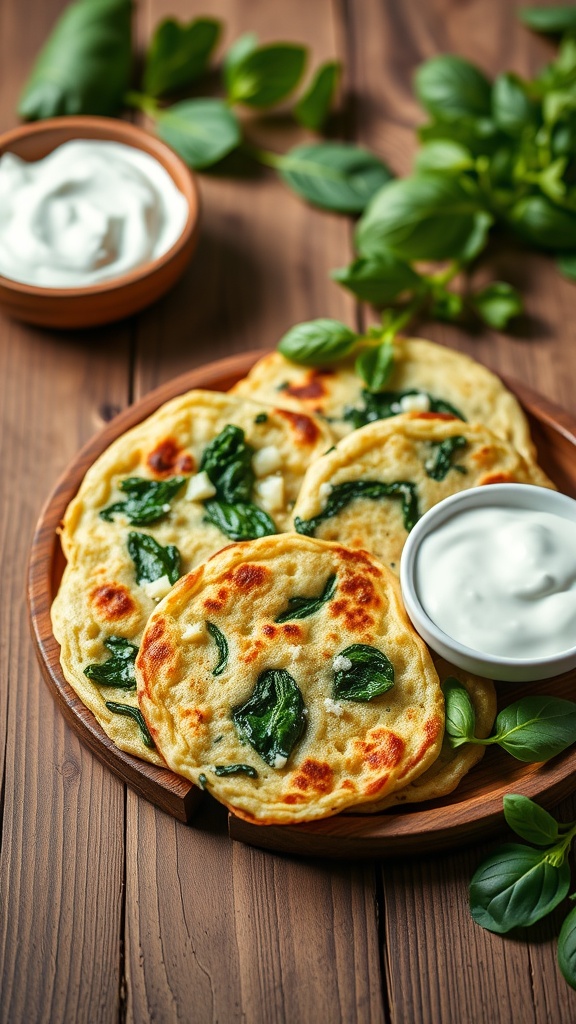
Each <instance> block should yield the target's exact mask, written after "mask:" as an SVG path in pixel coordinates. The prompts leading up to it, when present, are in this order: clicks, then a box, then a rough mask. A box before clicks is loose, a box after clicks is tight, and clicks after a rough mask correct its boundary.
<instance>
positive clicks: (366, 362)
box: [354, 341, 394, 392]
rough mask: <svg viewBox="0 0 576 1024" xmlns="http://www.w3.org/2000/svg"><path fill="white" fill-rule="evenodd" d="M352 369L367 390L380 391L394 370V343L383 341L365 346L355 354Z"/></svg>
mask: <svg viewBox="0 0 576 1024" xmlns="http://www.w3.org/2000/svg"><path fill="white" fill-rule="evenodd" d="M354 369H355V371H356V373H357V374H358V376H359V377H360V378H361V380H362V381H363V382H364V384H365V385H366V387H367V389H368V391H374V392H378V391H382V388H383V387H384V385H385V384H386V382H387V381H388V380H389V378H390V375H391V374H392V372H393V370H394V345H392V343H391V342H388V341H384V342H382V344H381V345H372V346H371V347H370V348H365V349H364V351H363V352H360V354H359V355H358V356H357V358H356V362H355V364H354Z"/></svg>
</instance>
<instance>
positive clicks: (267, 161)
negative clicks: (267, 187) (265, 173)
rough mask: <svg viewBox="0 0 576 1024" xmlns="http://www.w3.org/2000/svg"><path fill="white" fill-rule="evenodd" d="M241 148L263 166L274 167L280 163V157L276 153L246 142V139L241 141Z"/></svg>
mask: <svg viewBox="0 0 576 1024" xmlns="http://www.w3.org/2000/svg"><path fill="white" fill-rule="evenodd" d="M242 149H243V150H244V152H245V153H247V154H248V155H249V156H251V157H252V159H253V160H256V162H257V163H259V164H263V165H264V167H273V168H274V169H276V168H277V167H279V166H280V164H281V163H282V157H281V156H280V155H279V154H278V153H273V152H272V151H271V150H269V149H260V147H259V146H254V145H253V144H252V143H251V142H247V141H246V139H244V141H243V143H242Z"/></svg>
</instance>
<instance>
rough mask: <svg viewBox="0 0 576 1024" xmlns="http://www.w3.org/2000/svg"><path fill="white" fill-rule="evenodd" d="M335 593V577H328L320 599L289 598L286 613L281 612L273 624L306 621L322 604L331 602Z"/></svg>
mask: <svg viewBox="0 0 576 1024" xmlns="http://www.w3.org/2000/svg"><path fill="white" fill-rule="evenodd" d="M335 593H336V575H333V576H329V577H328V579H327V581H326V585H325V587H324V590H323V591H322V593H321V594H320V597H289V598H288V611H285V612H282V614H281V615H279V616H278V618H277V619H274V622H290V621H292V620H293V619H307V618H308V616H309V615H313V614H314V612H317V611H318V609H319V608H321V607H322V605H323V604H326V603H327V602H328V601H331V600H332V598H333V597H334V594H335Z"/></svg>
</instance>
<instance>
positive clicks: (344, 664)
mask: <svg viewBox="0 0 576 1024" xmlns="http://www.w3.org/2000/svg"><path fill="white" fill-rule="evenodd" d="M332 668H333V669H334V671H335V672H348V670H349V669H351V668H352V662H351V661H350V658H346V657H345V656H344V655H343V654H337V655H336V657H335V658H334V661H333V662H332Z"/></svg>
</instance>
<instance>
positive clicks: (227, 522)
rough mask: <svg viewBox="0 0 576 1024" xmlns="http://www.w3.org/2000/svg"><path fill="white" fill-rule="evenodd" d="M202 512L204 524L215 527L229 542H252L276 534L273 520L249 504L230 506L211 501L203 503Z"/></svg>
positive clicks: (261, 510)
mask: <svg viewBox="0 0 576 1024" xmlns="http://www.w3.org/2000/svg"><path fill="white" fill-rule="evenodd" d="M204 511H205V513H206V514H205V516H204V522H205V523H212V524H213V525H214V526H217V527H218V529H219V530H221V532H222V533H224V534H225V535H226V536H227V537H229V538H230V540H254V538H255V537H269V536H271V535H272V534H274V533H276V524H275V523H274V520H273V519H271V518H270V516H269V515H268V514H267V513H266V512H264V511H263V509H261V508H258V506H257V505H252V504H250V503H249V502H236V503H235V504H230V503H229V502H225V501H216V500H215V499H211V500H210V501H207V502H205V504H204Z"/></svg>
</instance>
